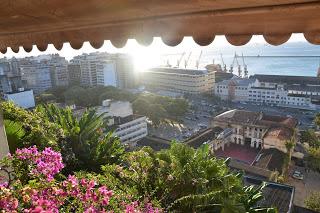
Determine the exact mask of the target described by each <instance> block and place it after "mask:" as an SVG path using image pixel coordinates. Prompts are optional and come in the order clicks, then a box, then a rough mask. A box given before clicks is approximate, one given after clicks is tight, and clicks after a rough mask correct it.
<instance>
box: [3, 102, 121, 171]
mask: <svg viewBox="0 0 320 213" xmlns="http://www.w3.org/2000/svg"><path fill="white" fill-rule="evenodd" d="M1 107H2V108H3V111H4V119H5V120H6V127H8V130H9V131H8V132H7V133H10V134H9V136H10V137H8V141H9V148H10V151H11V152H14V151H15V149H16V148H22V147H30V146H33V145H36V146H37V147H38V148H40V149H41V150H42V149H44V148H45V147H53V148H54V149H55V150H57V151H60V152H61V153H62V155H63V160H64V162H65V164H66V168H65V170H64V172H65V173H67V174H68V173H70V172H72V171H79V170H87V171H98V170H100V167H101V165H104V164H105V163H107V162H109V163H116V162H118V161H119V160H121V158H120V156H121V155H122V154H123V153H124V148H123V147H122V146H121V144H120V141H119V139H118V138H116V137H114V136H113V135H112V132H110V133H108V134H105V132H104V131H103V130H104V127H105V125H104V121H103V118H102V116H97V115H96V113H95V111H93V110H90V111H86V112H85V113H84V114H83V115H82V116H81V117H80V118H79V120H78V119H77V118H76V117H75V116H74V115H73V114H72V112H71V109H68V108H67V109H62V108H59V107H56V106H55V105H52V104H51V105H47V106H40V107H37V109H36V110H34V111H27V110H24V109H21V108H18V107H16V106H15V105H13V104H12V103H7V102H4V103H2V104H1ZM12 122H14V123H15V126H13V125H12ZM8 124H10V126H9V125H8ZM13 127H16V129H15V130H13ZM22 133H23V134H22ZM14 134H15V135H14Z"/></svg>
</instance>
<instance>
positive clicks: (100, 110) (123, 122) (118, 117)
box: [96, 100, 148, 146]
mask: <svg viewBox="0 0 320 213" xmlns="http://www.w3.org/2000/svg"><path fill="white" fill-rule="evenodd" d="M96 110H97V114H99V115H101V114H104V116H105V118H107V119H108V128H110V129H112V130H113V131H114V134H115V135H116V136H118V137H119V138H120V140H121V142H122V143H124V144H126V145H129V146H135V145H136V143H137V142H138V141H139V140H141V139H142V138H144V137H146V136H147V135H148V128H147V118H146V117H145V116H140V115H135V114H133V110H132V106H131V103H130V102H127V101H112V100H105V101H103V103H102V106H99V107H97V108H96Z"/></svg>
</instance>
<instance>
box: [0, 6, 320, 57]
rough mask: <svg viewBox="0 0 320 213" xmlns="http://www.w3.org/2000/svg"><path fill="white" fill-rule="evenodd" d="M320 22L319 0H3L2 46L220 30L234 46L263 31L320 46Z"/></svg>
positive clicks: (204, 34) (272, 38)
mask: <svg viewBox="0 0 320 213" xmlns="http://www.w3.org/2000/svg"><path fill="white" fill-rule="evenodd" d="M319 23H320V1H319V0H317V1H315V0H50V1H46V0H14V1H13V0H2V2H1V7H0V29H1V30H0V51H1V52H3V53H4V52H6V50H7V47H11V48H12V50H13V51H15V52H17V51H19V46H23V48H24V49H25V50H26V51H31V49H32V45H37V46H38V49H40V50H45V49H46V48H47V45H48V44H51V43H52V44H54V46H55V47H56V48H57V49H61V48H62V45H63V43H64V42H70V44H71V46H72V47H73V48H75V49H79V48H81V47H82V44H83V42H84V41H89V42H90V43H91V45H92V46H93V47H96V48H99V47H100V46H101V45H102V44H103V41H104V40H111V42H112V44H113V45H114V46H116V47H122V46H124V45H125V43H126V41H127V39H128V38H135V39H137V41H138V42H139V43H141V44H144V45H148V44H150V43H151V42H152V38H153V37H155V36H160V37H162V40H163V42H164V43H166V44H167V45H170V46H175V45H177V44H179V43H180V42H181V41H182V39H183V37H184V36H192V37H193V38H194V40H195V42H196V43H198V44H199V45H208V44H210V43H211V42H212V41H213V39H214V37H215V35H225V36H226V38H227V40H228V41H229V42H230V43H231V44H233V45H243V44H246V43H247V42H248V41H249V40H250V38H251V36H252V35H263V36H264V38H265V40H266V41H267V42H268V43H270V44H273V45H279V44H282V43H284V42H286V41H287V40H288V39H289V37H290V35H291V34H292V33H304V35H305V37H306V39H307V40H308V41H309V42H310V43H313V44H320V24H319Z"/></svg>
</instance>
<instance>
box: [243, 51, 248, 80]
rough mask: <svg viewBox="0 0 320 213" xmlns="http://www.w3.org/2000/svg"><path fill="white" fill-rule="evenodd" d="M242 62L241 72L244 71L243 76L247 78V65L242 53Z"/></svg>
mask: <svg viewBox="0 0 320 213" xmlns="http://www.w3.org/2000/svg"><path fill="white" fill-rule="evenodd" d="M242 63H243V69H244V70H243V72H244V76H243V77H244V78H248V66H247V65H246V63H245V62H244V56H243V53H242Z"/></svg>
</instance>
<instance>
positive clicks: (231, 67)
mask: <svg viewBox="0 0 320 213" xmlns="http://www.w3.org/2000/svg"><path fill="white" fill-rule="evenodd" d="M235 64H236V65H237V67H238V76H239V77H241V75H242V70H241V65H240V64H239V61H238V55H237V53H235V54H234V57H233V61H232V64H231V66H230V73H233V67H234V65H235Z"/></svg>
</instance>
